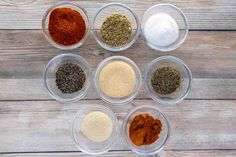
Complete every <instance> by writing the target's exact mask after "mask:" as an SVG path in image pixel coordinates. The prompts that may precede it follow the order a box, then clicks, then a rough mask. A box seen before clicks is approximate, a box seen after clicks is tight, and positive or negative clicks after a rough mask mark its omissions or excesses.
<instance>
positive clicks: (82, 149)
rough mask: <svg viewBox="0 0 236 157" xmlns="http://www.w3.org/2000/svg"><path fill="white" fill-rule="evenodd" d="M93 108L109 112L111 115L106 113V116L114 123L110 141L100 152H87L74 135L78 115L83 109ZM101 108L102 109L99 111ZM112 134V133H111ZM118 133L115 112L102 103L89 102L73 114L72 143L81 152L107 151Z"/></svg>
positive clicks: (94, 153) (97, 153)
mask: <svg viewBox="0 0 236 157" xmlns="http://www.w3.org/2000/svg"><path fill="white" fill-rule="evenodd" d="M93 110H98V111H100V112H103V113H105V114H107V113H109V115H112V117H110V116H109V115H108V114H107V115H108V116H109V117H110V118H111V120H112V122H113V125H114V127H113V128H114V130H113V135H114V136H113V137H112V138H113V139H112V140H111V142H110V143H109V145H107V146H106V149H104V150H103V151H100V152H89V151H87V150H86V149H84V148H82V147H81V146H80V145H79V144H78V142H77V138H76V135H75V126H76V122H77V121H78V119H79V115H80V114H81V113H82V112H83V111H93ZM101 110H102V111H101ZM111 135H112V134H111ZM118 135H119V123H118V119H117V117H116V114H115V112H113V111H112V110H111V109H110V108H108V107H106V106H104V105H99V104H94V103H92V104H89V105H88V106H86V107H82V108H81V109H80V110H79V111H78V112H77V113H76V115H75V116H74V119H73V122H72V125H71V136H72V139H73V141H74V143H75V144H76V146H77V148H78V149H79V150H81V151H82V152H84V153H86V154H90V155H101V154H103V153H106V152H107V151H109V149H110V148H111V147H112V145H113V144H114V143H115V141H116V139H117V138H118Z"/></svg>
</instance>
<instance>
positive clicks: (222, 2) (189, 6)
mask: <svg viewBox="0 0 236 157" xmlns="http://www.w3.org/2000/svg"><path fill="white" fill-rule="evenodd" d="M56 2H58V0H51V1H44V0H37V1H36V2H35V3H32V4H29V5H24V6H22V5H20V6H17V5H12V4H9V3H6V2H5V1H4V0H1V1H0V14H1V17H0V23H1V24H0V29H41V19H42V16H43V14H44V12H45V11H46V10H47V9H48V8H49V7H50V6H51V5H53V4H55V3H56ZM109 2H114V1H113V0H99V1H94V0H92V1H85V0H82V1H78V3H79V4H80V5H81V6H83V7H84V8H85V9H86V10H87V12H88V15H89V17H90V19H92V18H93V17H94V16H95V14H96V12H97V11H98V10H99V8H100V7H102V6H103V5H104V4H107V3H109ZM119 2H122V3H125V4H127V5H128V6H130V7H131V8H132V10H133V11H134V12H135V13H136V14H137V15H138V17H139V19H141V17H142V15H143V13H144V11H145V10H146V9H147V8H149V7H150V6H152V5H154V4H158V3H172V4H174V5H177V6H178V7H180V8H181V9H182V10H183V11H184V12H185V13H186V16H187V18H188V20H189V24H190V28H191V29H212V30H216V29H217V30H222V29H224V30H232V29H234V30H235V29H236V1H232V0H214V1H213V0H201V1H197V0H160V1H155V0H148V1H143V0H121V1H119ZM91 21H92V20H91Z"/></svg>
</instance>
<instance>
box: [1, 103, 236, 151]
mask: <svg viewBox="0 0 236 157" xmlns="http://www.w3.org/2000/svg"><path fill="white" fill-rule="evenodd" d="M94 103H98V104H102V105H106V106H108V107H110V108H111V109H112V110H113V111H114V112H116V113H117V116H118V119H119V121H120V122H122V119H123V118H124V116H125V114H126V113H127V111H129V110H130V109H131V108H133V107H134V106H137V105H153V106H157V107H159V108H160V109H161V110H162V111H163V112H164V113H165V114H166V115H167V116H168V118H169V120H170V122H171V129H172V134H171V136H170V140H169V142H168V144H167V145H166V147H165V149H166V150H172V149H175V150H195V149H197V150H204V149H235V147H236V134H235V131H236V125H235V124H236V114H235V113H236V105H235V103H236V101H233V100H218V101H216V100H211V101H206V100H194V101H192V100H186V101H183V102H181V103H180V104H178V105H176V106H166V105H158V104H156V103H154V102H153V101H151V100H139V101H134V102H132V103H131V104H130V105H125V106H122V107H120V106H111V105H107V104H104V103H103V102H102V101H82V102H80V103H75V104H60V103H57V102H54V101H18V102H14V101H13V102H0V152H5V153H6V152H45V151H77V150H78V149H77V148H76V146H75V145H74V143H73V140H72V139H71V135H70V127H71V122H72V120H73V117H74V115H75V114H76V112H77V111H78V110H79V109H80V108H81V107H82V106H84V105H86V104H94ZM112 150H129V148H128V147H127V145H126V144H124V142H123V140H122V139H121V138H119V139H118V140H117V142H116V144H115V145H114V146H113V148H112Z"/></svg>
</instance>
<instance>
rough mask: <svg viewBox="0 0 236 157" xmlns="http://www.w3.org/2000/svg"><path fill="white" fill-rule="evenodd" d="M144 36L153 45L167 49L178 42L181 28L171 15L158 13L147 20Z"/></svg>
mask: <svg viewBox="0 0 236 157" xmlns="http://www.w3.org/2000/svg"><path fill="white" fill-rule="evenodd" d="M144 35H145V37H146V39H147V40H148V42H150V43H151V44H153V45H156V46H162V47H165V46H169V45H171V44H173V43H174V42H175V41H176V40H177V38H178V36H179V27H178V24H177V23H176V21H175V19H174V18H172V17H171V16H170V15H168V14H165V13H157V14H154V15H152V16H151V17H149V18H148V19H147V21H146V23H145V25H144Z"/></svg>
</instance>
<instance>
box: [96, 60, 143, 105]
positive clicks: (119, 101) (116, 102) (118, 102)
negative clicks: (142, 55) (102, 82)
mask: <svg viewBox="0 0 236 157" xmlns="http://www.w3.org/2000/svg"><path fill="white" fill-rule="evenodd" d="M114 61H122V62H125V63H127V64H129V65H130V66H131V67H132V68H133V70H134V72H135V74H136V85H135V87H134V89H133V92H132V93H131V94H130V95H128V96H126V97H122V98H114V97H109V96H107V95H106V94H105V93H104V92H102V90H101V89H100V86H99V74H100V72H101V70H102V69H103V68H104V67H105V66H106V65H107V64H108V63H111V62H114ZM141 82H142V77H141V73H140V70H139V68H138V66H137V65H136V64H135V63H134V62H133V61H132V60H131V59H129V58H126V57H123V56H113V57H108V58H106V59H104V60H103V61H102V62H101V63H100V64H99V65H98V67H97V70H96V72H95V77H94V84H95V88H96V89H97V91H98V94H99V96H100V97H101V99H102V100H103V101H105V102H107V103H110V104H114V105H122V104H126V103H128V102H130V101H132V100H133V99H134V98H135V97H136V95H137V94H138V90H139V88H140V86H141Z"/></svg>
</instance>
